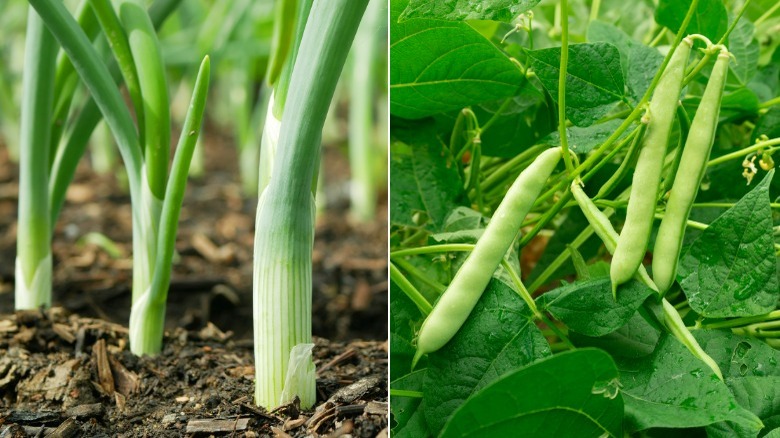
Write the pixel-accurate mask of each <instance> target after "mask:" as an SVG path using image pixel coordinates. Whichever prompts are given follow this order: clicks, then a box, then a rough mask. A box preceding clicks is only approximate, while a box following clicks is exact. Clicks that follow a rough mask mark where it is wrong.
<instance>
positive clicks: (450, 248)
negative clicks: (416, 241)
mask: <svg viewBox="0 0 780 438" xmlns="http://www.w3.org/2000/svg"><path fill="white" fill-rule="evenodd" d="M473 249H474V244H471V243H445V244H444V245H429V246H420V247H417V248H409V249H399V250H397V251H393V252H391V253H390V257H391V258H393V257H403V256H410V255H420V254H440V253H443V252H468V251H471V250H473Z"/></svg>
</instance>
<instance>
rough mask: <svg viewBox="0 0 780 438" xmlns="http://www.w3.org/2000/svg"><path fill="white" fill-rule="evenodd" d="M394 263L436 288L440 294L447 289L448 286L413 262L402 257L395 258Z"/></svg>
mask: <svg viewBox="0 0 780 438" xmlns="http://www.w3.org/2000/svg"><path fill="white" fill-rule="evenodd" d="M393 263H395V264H396V265H397V266H398V267H400V268H401V269H403V270H404V271H406V272H407V273H408V274H409V275H411V276H413V277H414V278H416V279H417V280H419V281H420V282H421V283H423V284H425V285H427V286H428V287H430V288H431V289H433V290H435V291H436V293H438V294H440V295H441V294H442V293H443V292H444V291H445V290H446V289H447V287H446V286H444V285H443V284H441V283H439V282H438V281H436V280H433V279H431V277H430V276H429V275H426V274H425V273H424V272H422V271H420V270H419V269H417V267H415V266H414V265H413V264H411V263H409V262H408V261H406V260H404V259H403V258H401V257H396V258H394V259H393Z"/></svg>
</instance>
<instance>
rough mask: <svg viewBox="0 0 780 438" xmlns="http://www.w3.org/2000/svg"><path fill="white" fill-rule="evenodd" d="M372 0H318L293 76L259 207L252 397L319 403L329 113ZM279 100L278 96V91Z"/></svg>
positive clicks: (269, 402) (270, 403)
mask: <svg viewBox="0 0 780 438" xmlns="http://www.w3.org/2000/svg"><path fill="white" fill-rule="evenodd" d="M367 4H368V0H315V1H314V2H313V4H312V7H311V12H310V14H309V19H308V20H307V22H306V26H305V30H304V31H303V34H302V39H301V43H300V47H299V51H298V56H297V57H296V61H295V65H294V68H293V69H292V74H291V76H290V83H289V87H288V89H289V93H288V94H287V96H286V102H285V104H284V112H283V114H282V118H281V128H280V133H279V143H278V149H277V153H276V157H275V160H274V163H273V172H272V174H271V178H270V180H269V183H268V186H267V187H266V188H265V189H264V190H263V191H262V193H261V196H260V201H259V203H258V209H257V221H256V234H255V256H254V335H255V377H256V379H255V402H256V403H257V404H258V405H260V406H264V407H266V408H273V407H276V406H278V405H281V404H284V403H286V402H289V401H291V400H292V399H293V398H294V397H296V396H297V397H299V398H300V401H301V406H302V407H304V408H307V407H310V406H312V405H313V404H314V402H315V379H314V364H313V362H312V359H311V350H310V348H311V304H312V297H311V292H312V284H311V276H312V264H311V263H312V259H311V257H312V249H313V243H314V227H313V225H314V196H313V194H312V184H313V181H314V178H315V174H316V171H317V168H318V165H319V154H320V141H321V138H322V128H323V125H324V123H325V116H326V114H327V112H328V107H329V104H330V101H331V100H332V98H333V93H334V91H335V88H336V84H337V82H338V79H339V76H340V75H341V71H342V69H343V67H344V62H345V60H346V57H347V54H348V52H349V48H350V46H351V45H352V40H353V39H354V37H355V33H356V31H357V28H358V25H359V23H360V19H361V17H362V15H363V12H364V11H365V9H366V5H367ZM277 98H278V94H277Z"/></svg>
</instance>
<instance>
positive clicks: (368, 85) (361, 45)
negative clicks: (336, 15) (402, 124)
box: [280, 0, 384, 223]
mask: <svg viewBox="0 0 780 438" xmlns="http://www.w3.org/2000/svg"><path fill="white" fill-rule="evenodd" d="M383 11H384V9H383V7H382V2H381V1H379V0H370V1H369V3H368V8H367V9H366V15H365V18H364V20H363V22H362V23H361V25H360V28H358V33H357V36H356V38H355V44H354V45H353V47H352V51H353V57H352V68H351V73H352V74H351V81H350V105H349V170H350V183H349V193H350V210H351V214H352V216H353V217H354V218H355V219H357V220H358V221H360V222H363V223H368V222H371V221H373V220H374V217H375V215H376V197H377V188H376V186H377V180H376V173H377V172H376V171H375V170H376V166H375V164H376V158H377V157H376V155H377V154H376V153H377V152H378V151H377V148H376V144H375V142H374V140H373V139H374V135H373V134H374V129H373V126H374V123H373V122H374V113H375V110H374V94H375V89H376V88H377V87H376V84H375V81H374V78H375V77H376V74H375V72H376V68H375V67H376V65H377V63H376V57H377V52H378V50H379V44H380V41H379V36H380V33H379V29H380V27H381V26H380V21H381V20H382V18H383V17H382V12H383ZM282 78H284V74H282ZM280 85H281V81H280Z"/></svg>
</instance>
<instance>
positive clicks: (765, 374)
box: [693, 330, 780, 438]
mask: <svg viewBox="0 0 780 438" xmlns="http://www.w3.org/2000/svg"><path fill="white" fill-rule="evenodd" d="M693 334H694V336H695V337H696V340H697V341H698V342H699V345H701V347H702V348H703V349H704V351H706V352H707V354H709V355H710V357H712V358H713V359H714V360H715V362H717V363H718V366H719V367H720V369H721V371H722V372H723V376H724V377H725V378H726V384H727V385H728V387H729V389H731V392H732V393H733V394H734V397H735V399H736V400H737V403H739V404H740V406H742V407H744V408H746V409H748V410H750V411H751V412H753V413H754V414H756V415H757V416H758V417H759V418H760V419H761V421H762V422H763V423H764V427H765V429H764V430H768V429H772V428H774V427H778V426H780V366H778V361H779V360H780V352H778V351H777V350H775V349H774V348H772V347H770V346H769V345H767V344H766V343H765V342H762V341H759V340H758V339H755V338H749V337H746V336H740V335H736V334H734V333H732V332H731V331H730V330H696V331H694V332H693ZM755 432H756V431H755V430H753V429H750V428H745V427H744V426H742V425H740V424H735V423H731V422H722V423H717V424H714V425H711V426H709V427H708V428H707V435H708V436H710V437H723V438H726V437H732V436H740V437H741V436H756V434H755Z"/></svg>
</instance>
